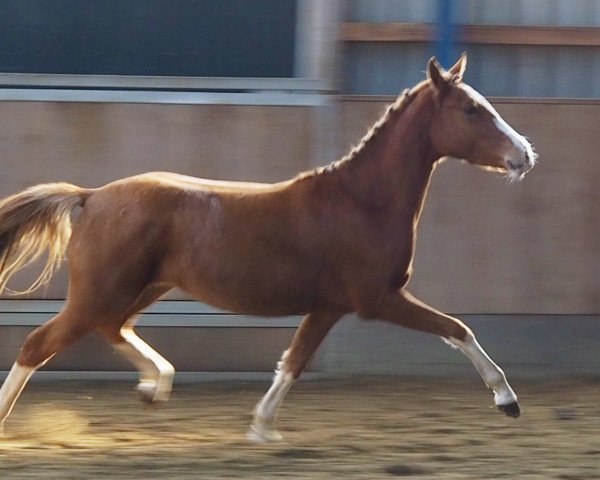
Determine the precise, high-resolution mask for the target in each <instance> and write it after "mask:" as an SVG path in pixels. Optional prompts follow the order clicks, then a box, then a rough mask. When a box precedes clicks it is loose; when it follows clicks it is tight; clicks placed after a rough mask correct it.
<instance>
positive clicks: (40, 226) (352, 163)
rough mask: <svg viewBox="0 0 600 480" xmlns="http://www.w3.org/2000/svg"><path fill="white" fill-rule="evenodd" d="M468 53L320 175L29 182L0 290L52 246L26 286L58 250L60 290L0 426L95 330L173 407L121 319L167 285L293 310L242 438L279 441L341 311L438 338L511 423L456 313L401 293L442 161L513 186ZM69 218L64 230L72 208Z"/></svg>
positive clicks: (489, 368)
mask: <svg viewBox="0 0 600 480" xmlns="http://www.w3.org/2000/svg"><path fill="white" fill-rule="evenodd" d="M465 67H466V56H465V55H463V56H462V57H461V58H460V60H459V61H458V62H457V63H456V65H454V66H453V67H452V68H451V69H449V70H448V71H445V70H443V69H442V68H441V67H440V66H439V64H438V63H437V62H436V60H435V59H434V58H432V59H431V60H430V61H429V64H428V69H427V79H426V80H425V81H423V82H421V83H420V84H418V85H417V86H416V87H414V88H413V89H412V90H410V91H405V92H404V93H403V94H402V95H401V96H400V97H399V98H398V99H397V101H396V102H395V103H394V104H392V105H391V106H390V107H389V108H388V109H387V111H386V113H385V115H384V116H383V117H382V118H381V119H380V120H379V121H378V122H377V123H376V124H375V125H374V126H373V127H372V128H371V130H370V131H369V132H368V133H367V135H366V136H365V137H364V138H363V139H362V141H361V143H360V144H359V145H358V147H356V148H354V149H353V150H352V151H351V152H350V153H349V154H348V155H347V156H346V157H344V158H342V159H341V160H339V161H338V162H335V163H333V164H331V165H329V166H327V167H324V168H318V169H316V170H314V171H311V172H307V173H303V174H301V175H300V176H298V177H296V178H294V179H292V180H289V181H284V182H281V183H275V184H272V185H271V184H255V183H242V182H239V183H236V182H221V181H209V180H201V179H196V178H192V177H186V176H182V175H177V174H173V173H147V174H143V175H138V176H134V177H130V178H126V179H123V180H119V181H116V182H114V183H110V184H108V185H106V186H104V187H102V188H97V189H86V188H80V187H77V186H74V185H70V184H65V183H53V184H45V185H38V186H35V187H32V188H29V189H27V190H25V191H23V192H21V193H18V194H15V195H13V196H11V197H9V198H7V199H5V200H3V201H2V202H1V203H0V267H1V274H0V288H4V287H5V286H6V282H7V280H8V279H9V277H11V276H12V275H13V274H14V273H15V272H17V271H18V270H20V269H21V268H22V267H23V266H25V265H26V264H28V263H29V262H30V261H31V260H32V259H35V258H36V257H38V256H39V255H40V254H41V253H43V252H44V251H46V249H48V250H49V254H48V260H47V263H46V264H45V267H44V269H43V271H42V273H41V275H40V277H39V278H38V280H37V281H36V282H35V283H34V285H33V286H32V288H35V287H37V286H39V285H40V284H42V283H44V282H45V281H47V280H48V279H49V278H50V276H51V275H52V272H53V271H54V269H55V268H56V267H57V266H58V264H59V262H60V260H61V259H62V256H63V254H64V253H65V252H66V256H67V259H68V266H69V273H70V283H69V288H68V294H67V299H66V302H65V305H64V307H63V309H62V310H61V311H60V313H59V314H58V315H56V316H55V317H54V318H53V319H52V320H50V321H49V322H48V323H46V324H45V325H43V326H41V327H39V328H37V329H36V330H34V331H33V332H32V333H31V334H30V335H29V336H28V337H27V339H26V340H25V342H24V344H23V348H22V349H21V351H20V353H19V355H18V357H17V359H16V362H15V364H14V365H13V367H12V369H11V371H10V373H9V374H8V377H7V378H6V380H5V382H4V384H3V386H2V389H1V390H0V422H1V423H3V422H4V420H5V419H6V417H7V416H8V414H9V413H10V411H11V409H12V407H13V405H14V403H15V402H16V400H17V397H18V396H19V394H20V392H21V390H22V389H23V387H24V386H25V384H26V382H27V380H28V379H29V377H30V376H31V375H32V373H33V372H34V371H35V370H37V369H38V368H40V367H41V366H42V365H44V364H45V363H46V362H47V361H48V360H49V359H50V358H51V357H52V356H53V355H55V354H56V353H57V352H58V351H60V350H62V349H64V348H65V347H66V346H68V345H70V344H71V343H73V342H74V341H75V340H77V339H79V338H81V337H82V336H83V335H85V334H87V333H88V332H91V331H97V332H99V333H100V334H102V335H103V336H104V337H105V338H106V339H107V340H108V341H109V342H111V343H112V344H113V345H114V346H115V348H116V350H117V351H118V352H119V353H121V354H122V355H123V356H124V357H125V358H127V359H128V360H130V361H131V362H132V363H133V364H134V365H135V366H136V367H137V369H138V370H139V372H140V383H139V385H138V389H139V390H140V393H141V394H142V396H143V397H145V399H146V400H147V401H149V402H164V401H166V400H167V399H168V398H169V394H170V392H171V385H172V380H173V375H174V369H173V367H172V365H171V364H170V363H169V362H168V361H167V360H165V359H164V358H162V357H161V356H160V355H159V354H158V353H157V352H156V351H154V350H153V349H152V348H151V347H150V346H148V345H147V344H146V343H145V342H144V341H143V340H142V339H140V338H139V337H138V336H137V335H136V334H135V333H134V322H135V320H134V319H133V317H134V316H135V314H136V313H138V312H139V311H140V310H141V309H143V308H144V307H146V306H148V305H150V304H151V303H153V302H154V301H155V300H157V299H158V298H159V297H160V296H161V295H163V294H164V293H165V292H167V291H168V290H170V289H172V288H174V287H179V288H181V289H182V290H184V291H186V292H188V293H189V294H191V295H192V296H193V297H195V298H197V299H198V300H201V301H203V302H206V303H208V304H211V305H214V306H216V307H219V308H222V309H226V310H229V311H233V312H238V313H243V314H250V315H263V316H282V315H290V314H298V313H304V314H306V316H305V317H304V319H303V320H302V322H301V324H300V326H299V328H298V331H297V332H296V334H295V336H294V338H293V340H292V343H291V345H290V346H289V348H288V350H286V352H284V354H283V356H282V357H281V361H280V362H279V363H278V366H277V370H276V375H275V377H274V380H273V384H272V386H271V388H270V389H269V391H268V392H267V393H266V395H265V396H264V397H263V398H262V399H261V400H260V402H259V403H258V404H257V406H256V409H255V411H254V419H253V421H252V425H251V428H250V431H249V437H250V438H251V439H253V440H255V441H272V440H277V439H278V438H280V437H279V434H278V433H277V430H276V428H275V417H276V414H277V410H278V408H279V406H280V404H281V402H282V400H283V398H284V396H285V394H286V392H287V391H288V389H289V388H290V386H291V385H292V383H293V382H294V381H295V380H296V379H297V378H298V377H299V375H300V374H301V372H302V370H303V369H304V367H305V366H306V364H307V362H308V361H309V359H310V358H311V356H312V355H313V353H314V352H315V350H316V349H317V347H318V346H319V344H320V343H321V341H322V340H323V338H324V337H325V335H326V334H327V333H328V332H329V330H330V329H331V328H332V327H333V326H334V324H335V323H336V322H337V321H338V320H340V318H341V317H343V316H344V315H346V314H349V313H356V314H358V315H359V316H360V317H362V318H364V319H379V320H384V321H388V322H392V323H394V324H397V325H402V326H404V327H408V328H412V329H416V330H421V331H423V332H429V333H433V334H435V335H439V336H441V337H442V338H443V339H444V340H446V341H447V342H448V343H450V344H451V345H452V346H454V347H456V348H459V349H460V350H461V351H462V352H464V354H465V355H466V356H467V357H468V358H469V359H470V360H471V361H472V362H473V364H474V366H475V368H476V369H477V371H478V372H479V373H480V375H481V377H482V378H483V381H484V382H485V384H486V385H487V386H488V387H489V388H491V389H492V390H493V392H494V396H495V403H496V405H497V406H498V408H499V409H500V410H501V411H503V412H504V413H506V414H507V415H509V416H512V417H518V416H519V414H520V407H519V403H518V401H517V397H516V395H515V393H514V392H513V390H512V388H511V387H510V386H509V384H508V383H507V381H506V377H505V375H504V373H503V371H502V370H501V369H500V368H499V367H498V366H497V365H496V364H495V363H494V362H493V361H492V360H491V359H490V357H489V356H488V355H487V354H486V353H485V352H484V350H483V349H482V348H481V346H480V345H479V344H478V343H477V340H476V339H475V336H474V334H473V332H472V331H471V330H470V329H469V328H468V327H467V326H466V325H464V324H463V323H462V322H461V321H460V320H458V319H456V318H452V317H450V316H448V315H445V314H443V313H440V312H438V311H436V310H434V309H433V308H431V307H429V306H427V305H426V304H424V303H422V302H421V301H419V300H417V299H416V298H414V297H413V296H412V295H411V294H410V293H408V292H407V291H406V289H405V286H406V284H407V282H408V280H409V277H410V273H411V262H412V258H413V250H414V244H415V238H416V227H417V223H418V220H419V215H420V213H421V209H422V206H423V201H424V199H425V194H426V192H427V187H428V184H429V180H430V177H431V174H432V173H433V170H434V168H435V166H436V164H437V163H438V161H439V160H440V159H441V158H443V157H446V156H450V157H455V158H460V159H465V160H466V161H468V162H470V163H472V164H476V165H481V166H484V167H488V168H491V169H494V170H498V171H502V172H505V173H507V175H508V176H509V177H510V178H511V179H519V178H521V177H522V176H523V175H524V174H525V173H526V172H527V171H528V170H529V169H530V168H531V167H532V166H533V164H534V159H535V154H534V152H533V150H532V147H531V145H530V144H529V143H528V141H527V140H526V139H525V138H524V137H522V136H521V135H519V134H518V133H517V132H515V131H514V130H513V129H512V128H511V127H510V126H508V124H507V123H506V122H505V121H504V120H502V118H501V117H500V116H499V115H498V113H497V112H496V111H495V110H494V109H493V107H492V106H491V105H490V104H489V103H488V102H487V101H486V100H485V99H484V98H483V97H482V96H481V95H480V94H478V93H477V92H476V91H475V90H473V89H472V88H471V87H469V86H467V85H466V84H464V83H463V82H462V77H463V73H464V70H465ZM76 207H79V208H80V214H79V216H78V219H77V221H76V222H74V225H73V229H72V231H71V219H70V215H71V212H72V211H73V210H74V209H75V208H76Z"/></svg>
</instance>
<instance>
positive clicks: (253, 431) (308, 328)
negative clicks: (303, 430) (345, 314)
mask: <svg viewBox="0 0 600 480" xmlns="http://www.w3.org/2000/svg"><path fill="white" fill-rule="evenodd" d="M341 317H342V315H340V314H321V313H320V314H317V313H311V314H309V315H307V316H306V317H304V319H303V320H302V322H301V323H300V327H298V330H297V331H296V334H295V335H294V338H293V339H292V343H291V344H290V346H289V348H288V349H287V350H286V351H285V352H284V353H283V355H282V357H281V360H280V361H279V363H278V364H277V370H275V378H274V379H273V384H272V385H271V388H270V389H269V391H268V392H267V393H266V394H265V396H264V397H263V398H262V399H261V400H260V402H258V404H257V405H256V407H255V409H254V418H253V421H252V424H251V425H250V430H249V431H248V438H249V439H250V440H252V441H253V442H258V443H264V442H274V441H278V440H281V438H282V437H281V435H280V434H279V432H277V429H276V426H275V420H276V417H277V411H278V410H279V407H280V405H281V402H282V401H283V399H284V397H285V395H286V393H287V392H288V390H289V389H290V387H291V386H292V384H293V383H294V381H296V380H297V379H298V377H299V376H300V374H301V373H302V371H303V370H304V368H305V367H306V364H307V363H308V361H309V360H310V358H311V357H312V355H313V353H314V352H315V350H316V349H317V348H318V346H319V345H320V344H321V342H322V341H323V339H324V338H325V336H326V335H327V333H328V332H329V330H331V327H333V325H335V323H336V322H337V321H338V320H339V319H340V318H341Z"/></svg>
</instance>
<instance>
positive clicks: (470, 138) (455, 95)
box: [427, 54, 537, 180]
mask: <svg viewBox="0 0 600 480" xmlns="http://www.w3.org/2000/svg"><path fill="white" fill-rule="evenodd" d="M466 66H467V56H466V54H463V55H462V56H461V58H460V59H459V60H458V62H457V63H456V64H455V65H454V66H453V67H452V68H450V69H449V70H448V71H445V70H444V69H443V68H442V67H441V66H440V65H439V63H438V62H437V60H436V59H435V57H434V58H432V59H431V60H429V63H428V65H427V77H428V79H429V82H430V84H431V86H432V88H433V90H434V99H435V112H434V116H433V121H432V130H431V140H432V142H433V145H434V148H435V149H436V150H437V152H438V153H439V154H440V157H444V156H450V157H455V158H460V159H464V160H466V161H467V162H469V163H472V164H475V165H480V166H483V167H486V168H489V169H493V170H498V171H502V172H506V173H507V174H508V177H509V178H510V179H511V180H518V179H521V178H523V176H524V175H525V174H526V173H527V172H528V171H529V170H530V169H531V168H532V167H533V166H534V164H535V160H536V157H537V155H536V154H535V153H534V151H533V148H532V147H531V144H530V143H529V142H528V141H527V139H526V138H525V137H523V136H522V135H520V134H519V133H517V132H516V131H515V130H514V129H513V128H512V127H511V126H510V125H508V123H506V121H505V120H504V119H503V118H502V117H501V116H500V115H499V114H498V112H497V111H496V110H495V109H494V107H492V105H491V104H490V103H489V102H488V101H487V100H486V99H485V98H484V97H483V95H481V94H480V93H479V92H477V91H476V90H475V89H473V88H472V87H470V86H469V85H467V84H465V83H463V81H462V80H463V75H464V72H465V69H466Z"/></svg>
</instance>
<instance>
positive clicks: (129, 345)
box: [115, 329, 175, 402]
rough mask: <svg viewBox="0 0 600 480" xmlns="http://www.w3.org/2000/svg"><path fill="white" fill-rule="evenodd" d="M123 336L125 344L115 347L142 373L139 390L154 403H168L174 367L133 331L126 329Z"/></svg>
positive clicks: (122, 333)
mask: <svg viewBox="0 0 600 480" xmlns="http://www.w3.org/2000/svg"><path fill="white" fill-rule="evenodd" d="M121 335H122V336H123V338H125V342H123V343H119V344H117V345H115V348H116V349H117V351H119V352H120V353H121V354H122V355H123V356H124V357H125V358H127V359H129V361H130V362H131V363H133V365H135V367H136V368H137V369H138V371H139V372H140V383H139V384H138V390H140V392H142V393H143V394H145V395H148V396H150V397H151V398H152V400H153V401H161V402H166V401H167V400H168V399H169V396H170V395H171V389H172V385H173V377H174V375H175V369H174V368H173V365H171V364H170V363H169V362H168V361H167V360H165V359H164V358H163V357H162V356H161V355H160V354H159V353H158V352H156V351H155V350H154V349H153V348H152V347H150V345H148V344H147V343H146V342H144V341H143V340H142V339H141V338H140V337H138V336H137V335H136V334H135V333H134V332H133V331H132V330H125V329H124V330H123V331H122V332H121Z"/></svg>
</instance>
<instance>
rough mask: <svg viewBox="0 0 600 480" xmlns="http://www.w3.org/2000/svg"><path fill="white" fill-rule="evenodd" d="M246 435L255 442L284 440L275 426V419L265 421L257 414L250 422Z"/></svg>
mask: <svg viewBox="0 0 600 480" xmlns="http://www.w3.org/2000/svg"><path fill="white" fill-rule="evenodd" d="M246 437H247V438H248V440H250V441H251V442H253V443H273V442H280V441H282V440H283V437H282V436H281V434H280V433H279V432H278V431H277V428H276V427H275V421H274V419H269V420H267V421H264V420H263V419H261V418H260V417H258V416H256V415H255V416H254V420H253V421H252V423H251V424H250V428H249V430H248V432H247V433H246Z"/></svg>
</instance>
